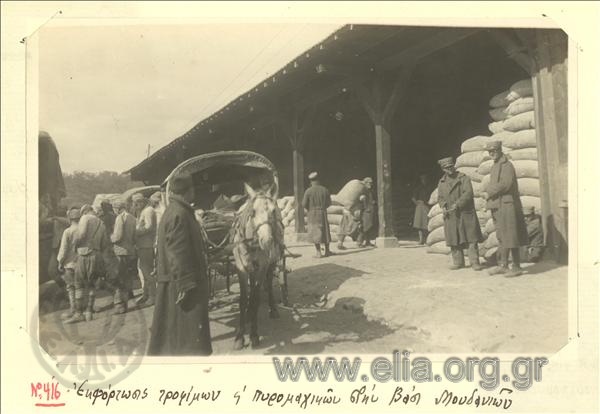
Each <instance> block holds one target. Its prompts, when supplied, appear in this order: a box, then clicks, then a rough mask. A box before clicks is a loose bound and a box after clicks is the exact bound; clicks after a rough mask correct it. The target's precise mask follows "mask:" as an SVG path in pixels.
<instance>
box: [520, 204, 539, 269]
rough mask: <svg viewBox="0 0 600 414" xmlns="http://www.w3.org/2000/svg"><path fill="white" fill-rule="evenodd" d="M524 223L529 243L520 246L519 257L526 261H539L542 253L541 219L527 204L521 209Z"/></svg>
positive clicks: (533, 208)
mask: <svg viewBox="0 0 600 414" xmlns="http://www.w3.org/2000/svg"><path fill="white" fill-rule="evenodd" d="M523 214H524V215H525V225H526V226H527V238H528V242H529V244H528V245H527V246H522V247H521V252H520V254H521V259H523V260H524V261H526V262H531V263H536V262H539V261H540V259H541V258H542V255H543V254H544V230H543V229H542V219H541V217H540V216H539V214H537V213H536V212H535V207H533V206H529V207H525V208H524V209H523Z"/></svg>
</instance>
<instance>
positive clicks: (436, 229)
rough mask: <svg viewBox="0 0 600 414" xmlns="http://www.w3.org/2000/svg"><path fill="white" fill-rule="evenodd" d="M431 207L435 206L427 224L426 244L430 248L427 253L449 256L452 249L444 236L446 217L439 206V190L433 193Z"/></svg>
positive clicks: (430, 199) (430, 200)
mask: <svg viewBox="0 0 600 414" xmlns="http://www.w3.org/2000/svg"><path fill="white" fill-rule="evenodd" d="M429 205H431V206H433V207H432V208H431V210H429V214H428V217H429V222H428V223H427V230H428V231H429V234H428V235H427V241H426V244H427V246H428V248H427V253H439V254H448V253H450V248H449V247H448V246H446V241H445V236H444V215H443V214H442V208H441V207H440V205H439V204H438V197H437V188H436V189H435V190H433V193H431V197H430V198H429Z"/></svg>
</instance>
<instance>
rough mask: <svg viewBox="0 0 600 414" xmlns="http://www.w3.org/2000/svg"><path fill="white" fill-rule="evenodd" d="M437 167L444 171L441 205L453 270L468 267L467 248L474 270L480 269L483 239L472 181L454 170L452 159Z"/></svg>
mask: <svg viewBox="0 0 600 414" xmlns="http://www.w3.org/2000/svg"><path fill="white" fill-rule="evenodd" d="M438 164H439V165H440V168H441V169H442V171H444V175H443V176H442V178H441V179H440V181H439V184H438V203H439V205H440V207H441V208H442V210H443V213H444V235H445V238H446V245H448V246H449V247H450V251H451V253H452V265H451V266H450V269H451V270H456V269H460V268H462V267H464V266H465V257H464V253H463V249H464V248H465V247H467V248H468V255H469V262H470V263H471V268H472V269H473V270H481V269H482V266H481V265H480V264H479V249H478V245H477V244H478V243H479V242H480V241H481V240H482V234H481V227H480V226H479V219H478V218H477V214H476V212H475V202H474V200H473V186H472V184H471V180H470V179H469V177H467V176H466V175H465V174H463V173H461V172H459V171H457V170H456V169H455V168H454V160H453V159H452V157H447V158H442V159H441V160H439V161H438Z"/></svg>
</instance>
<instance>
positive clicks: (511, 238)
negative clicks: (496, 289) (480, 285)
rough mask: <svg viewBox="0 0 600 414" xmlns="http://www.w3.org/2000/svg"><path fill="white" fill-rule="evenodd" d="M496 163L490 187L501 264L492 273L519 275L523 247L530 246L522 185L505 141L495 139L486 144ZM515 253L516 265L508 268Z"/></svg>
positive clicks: (487, 191)
mask: <svg viewBox="0 0 600 414" xmlns="http://www.w3.org/2000/svg"><path fill="white" fill-rule="evenodd" d="M486 149H487V150H488V152H489V154H490V157H492V159H493V160H494V165H493V166H492V170H491V172H490V183H489V184H488V187H487V189H486V193H487V209H488V210H491V211H492V219H493V220H494V225H495V227H496V237H497V238H498V245H499V246H498V264H499V266H497V267H495V268H494V269H491V270H490V274H491V275H495V274H507V276H519V275H520V274H522V273H523V271H522V270H521V260H520V255H519V248H520V247H521V246H527V227H526V225H525V219H524V217H523V207H522V205H521V198H520V197H519V184H518V182H517V174H516V173H515V167H514V166H513V165H512V163H511V162H510V161H509V160H508V159H507V158H506V156H505V155H504V154H503V153H502V143H501V142H500V141H492V142H489V143H488V144H487V145H486ZM509 254H511V255H512V260H513V267H512V270H511V271H510V272H509V270H508V256H509Z"/></svg>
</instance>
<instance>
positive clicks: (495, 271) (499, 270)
mask: <svg viewBox="0 0 600 414" xmlns="http://www.w3.org/2000/svg"><path fill="white" fill-rule="evenodd" d="M507 273H508V266H505V265H500V266H496V267H494V268H492V269H490V270H488V274H489V275H490V276H494V275H505V274H507Z"/></svg>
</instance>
